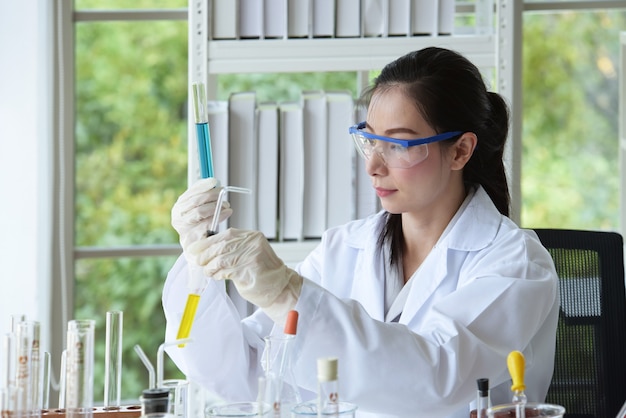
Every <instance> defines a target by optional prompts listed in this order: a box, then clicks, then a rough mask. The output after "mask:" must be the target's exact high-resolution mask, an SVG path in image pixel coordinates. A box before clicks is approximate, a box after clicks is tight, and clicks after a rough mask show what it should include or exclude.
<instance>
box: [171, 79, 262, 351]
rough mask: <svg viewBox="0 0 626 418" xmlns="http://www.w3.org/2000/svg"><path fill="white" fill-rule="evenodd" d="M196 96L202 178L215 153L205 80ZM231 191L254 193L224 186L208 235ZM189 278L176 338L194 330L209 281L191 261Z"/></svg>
mask: <svg viewBox="0 0 626 418" xmlns="http://www.w3.org/2000/svg"><path fill="white" fill-rule="evenodd" d="M192 93H193V94H192V97H193V109H194V117H195V122H196V134H197V137H198V155H199V160H200V174H201V176H202V178H209V177H212V176H213V155H212V152H211V136H210V133H209V124H208V120H209V119H208V115H207V110H206V90H205V86H204V83H194V84H193V86H192ZM229 191H232V192H236V193H251V190H249V189H244V188H241V187H232V186H225V187H223V188H222V190H221V191H220V194H219V196H218V199H217V204H216V205H215V213H214V214H213V222H212V223H211V226H210V228H209V229H208V230H207V236H211V235H214V234H216V233H217V227H218V223H219V213H220V210H221V208H222V201H223V199H224V195H225V193H227V192H229ZM187 265H188V269H189V278H188V282H187V283H188V285H187V286H188V288H189V296H187V303H186V305H185V311H184V312H183V317H182V319H181V321H180V326H179V328H178V334H177V336H176V339H177V340H182V339H186V338H189V335H190V333H191V326H192V324H193V320H194V318H195V316H196V310H197V309H198V304H199V303H200V294H201V293H202V291H203V290H204V288H205V287H206V285H207V278H206V277H205V276H204V275H203V274H202V271H201V269H200V268H198V266H196V265H194V264H193V263H188V264H187ZM184 346H185V344H179V347H184Z"/></svg>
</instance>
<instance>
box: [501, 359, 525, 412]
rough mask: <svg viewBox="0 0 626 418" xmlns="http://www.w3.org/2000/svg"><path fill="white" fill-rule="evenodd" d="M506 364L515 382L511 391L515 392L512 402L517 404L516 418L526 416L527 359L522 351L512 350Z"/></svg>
mask: <svg viewBox="0 0 626 418" xmlns="http://www.w3.org/2000/svg"><path fill="white" fill-rule="evenodd" d="M506 364H507V367H508V369H509V374H510V375H511V380H512V381H513V384H512V385H511V391H512V392H513V400H512V402H513V403H514V404H515V418H526V394H525V393H524V390H525V389H526V385H525V384H524V368H525V366H526V359H525V358H524V354H522V353H521V352H520V351H511V352H510V353H509V355H508V357H507V359H506Z"/></svg>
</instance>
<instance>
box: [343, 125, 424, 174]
mask: <svg viewBox="0 0 626 418" xmlns="http://www.w3.org/2000/svg"><path fill="white" fill-rule="evenodd" d="M352 139H353V140H354V144H355V145H356V148H357V150H358V151H359V154H361V156H362V157H363V158H365V159H366V160H369V159H370V158H371V157H372V155H374V153H377V154H378V155H379V156H380V158H382V160H383V162H384V163H385V165H386V166H387V167H392V168H410V167H413V166H414V165H417V164H419V163H421V162H422V161H424V160H425V159H426V158H427V157H428V144H422V145H413V146H410V147H404V146H402V145H400V144H394V143H393V142H386V141H382V140H379V139H370V138H366V137H365V136H364V135H362V134H361V133H354V134H352Z"/></svg>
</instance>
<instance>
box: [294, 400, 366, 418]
mask: <svg viewBox="0 0 626 418" xmlns="http://www.w3.org/2000/svg"><path fill="white" fill-rule="evenodd" d="M336 405H338V406H339V408H336V407H335V408H330V409H329V410H323V411H322V413H321V414H320V415H321V416H323V417H341V418H354V416H355V414H356V410H357V406H356V405H355V404H353V403H350V402H338V403H337V404H336ZM316 416H318V413H317V402H316V401H309V402H304V403H301V404H299V405H296V406H295V407H293V409H292V410H291V417H292V418H304V417H316Z"/></svg>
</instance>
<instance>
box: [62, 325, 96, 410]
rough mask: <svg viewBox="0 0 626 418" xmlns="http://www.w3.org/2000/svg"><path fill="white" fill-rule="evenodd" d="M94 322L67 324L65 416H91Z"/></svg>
mask: <svg viewBox="0 0 626 418" xmlns="http://www.w3.org/2000/svg"><path fill="white" fill-rule="evenodd" d="M95 327H96V321H94V320H92V319H84V320H78V319H73V320H71V321H69V322H68V323H67V354H66V364H65V370H66V377H65V408H66V411H67V418H91V417H92V416H93V364H94V332H95Z"/></svg>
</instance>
